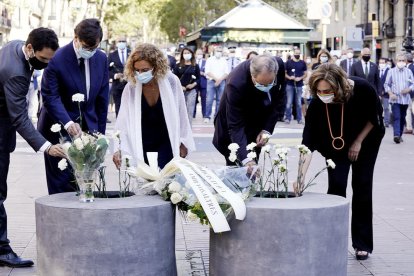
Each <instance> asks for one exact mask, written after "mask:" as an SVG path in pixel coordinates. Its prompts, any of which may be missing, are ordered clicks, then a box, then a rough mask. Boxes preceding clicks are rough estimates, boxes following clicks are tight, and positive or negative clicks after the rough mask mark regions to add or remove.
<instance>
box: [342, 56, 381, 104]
mask: <svg viewBox="0 0 414 276" xmlns="http://www.w3.org/2000/svg"><path fill="white" fill-rule="evenodd" d="M370 59H371V50H370V49H369V48H364V49H362V51H361V60H360V61H357V62H355V63H354V64H353V65H352V68H351V74H350V76H356V77H360V78H363V79H366V80H367V81H368V82H369V83H370V84H371V85H372V87H374V89H375V91H376V92H377V95H378V96H380V91H381V88H380V86H381V83H380V80H379V72H378V66H377V65H376V64H375V63H373V62H370V61H369V60H370Z"/></svg>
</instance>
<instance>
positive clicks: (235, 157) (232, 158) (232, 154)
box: [229, 152, 237, 163]
mask: <svg viewBox="0 0 414 276" xmlns="http://www.w3.org/2000/svg"><path fill="white" fill-rule="evenodd" d="M229 160H230V162H233V163H234V162H235V161H236V160H237V155H236V154H235V153H233V152H232V153H230V155H229Z"/></svg>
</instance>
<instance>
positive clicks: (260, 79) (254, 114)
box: [213, 55, 285, 166]
mask: <svg viewBox="0 0 414 276" xmlns="http://www.w3.org/2000/svg"><path fill="white" fill-rule="evenodd" d="M278 63H279V62H278V60H277V59H276V58H275V57H272V56H270V55H260V56H256V57H254V58H253V59H252V60H246V61H244V62H242V63H241V64H240V65H239V66H237V67H236V68H234V70H233V71H232V72H231V73H230V75H229V76H228V78H227V83H226V87H225V89H224V93H223V96H222V100H221V101H220V107H219V110H218V113H217V116H216V118H215V120H214V128H215V131H214V137H213V145H214V146H215V147H216V149H217V150H218V151H219V152H220V153H221V154H222V155H223V156H224V157H225V159H226V163H227V165H234V164H235V163H234V162H233V161H231V160H229V154H230V151H229V149H228V146H229V144H231V143H237V144H238V145H239V146H240V148H239V150H238V152H237V159H238V160H239V161H240V162H242V164H243V165H245V166H252V165H255V161H254V160H252V159H250V158H248V157H247V150H246V146H247V145H248V144H250V143H251V142H255V143H257V148H256V151H257V154H258V156H259V153H260V148H261V147H262V146H264V145H265V144H266V143H267V139H266V138H265V137H264V136H263V134H269V135H271V134H272V133H273V130H274V127H275V125H276V122H277V118H278V117H279V116H280V115H281V114H283V113H284V101H283V98H284V96H285V93H284V91H282V90H281V89H282V87H283V83H284V81H283V80H284V70H283V68H282V69H281V68H279V65H278ZM282 64H283V62H282ZM278 70H282V73H283V74H282V75H280V76H281V78H279V77H278V74H277V73H278Z"/></svg>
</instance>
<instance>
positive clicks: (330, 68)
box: [309, 63, 353, 103]
mask: <svg viewBox="0 0 414 276" xmlns="http://www.w3.org/2000/svg"><path fill="white" fill-rule="evenodd" d="M321 80H324V81H326V82H327V83H329V85H330V86H331V87H332V90H333V91H334V93H335V97H334V99H333V101H334V102H337V103H343V102H347V101H348V100H349V98H350V97H351V96H352V93H353V86H352V85H351V84H350V82H349V81H348V78H347V75H346V73H345V71H344V70H342V68H341V67H339V66H338V65H336V64H334V63H324V64H321V65H320V66H319V67H318V68H317V69H316V70H315V71H313V72H312V75H311V77H310V78H309V88H310V91H311V95H312V96H313V97H316V94H317V90H318V84H319V82H320V81H321Z"/></svg>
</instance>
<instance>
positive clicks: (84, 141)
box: [81, 135, 91, 146]
mask: <svg viewBox="0 0 414 276" xmlns="http://www.w3.org/2000/svg"><path fill="white" fill-rule="evenodd" d="M81 140H82V142H83V144H84V145H85V146H86V145H87V144H89V143H90V142H91V139H90V138H89V136H88V135H82V136H81Z"/></svg>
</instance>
